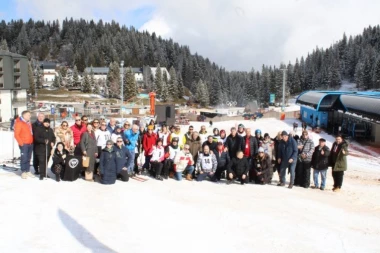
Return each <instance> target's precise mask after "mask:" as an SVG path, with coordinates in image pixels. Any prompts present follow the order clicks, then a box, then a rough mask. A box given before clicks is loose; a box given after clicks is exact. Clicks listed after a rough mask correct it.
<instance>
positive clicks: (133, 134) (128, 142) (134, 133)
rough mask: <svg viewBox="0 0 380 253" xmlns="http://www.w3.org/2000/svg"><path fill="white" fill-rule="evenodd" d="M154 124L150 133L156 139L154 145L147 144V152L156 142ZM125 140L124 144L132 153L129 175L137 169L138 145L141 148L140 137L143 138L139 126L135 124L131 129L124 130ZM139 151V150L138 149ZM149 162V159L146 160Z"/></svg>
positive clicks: (153, 141)
mask: <svg viewBox="0 0 380 253" xmlns="http://www.w3.org/2000/svg"><path fill="white" fill-rule="evenodd" d="M152 132H153V126H151V130H150V134H151V135H152V137H154V140H152V145H148V144H147V143H146V144H145V147H144V150H146V154H147V152H148V151H149V149H150V148H151V147H152V146H153V144H154V143H155V142H156V134H153V133H152ZM122 136H123V140H124V145H125V147H126V148H127V149H128V151H129V153H130V155H131V162H130V164H129V167H128V173H129V175H133V171H134V170H135V163H136V162H137V159H136V146H137V148H139V143H138V141H139V138H141V136H140V133H139V127H138V126H137V125H136V124H134V125H133V126H132V128H131V129H128V130H124V134H123V135H122ZM144 136H145V135H143V136H142V139H144ZM141 143H142V146H144V140H142V141H141ZM145 148H147V149H145ZM137 151H139V150H137ZM145 162H147V163H149V160H148V161H145Z"/></svg>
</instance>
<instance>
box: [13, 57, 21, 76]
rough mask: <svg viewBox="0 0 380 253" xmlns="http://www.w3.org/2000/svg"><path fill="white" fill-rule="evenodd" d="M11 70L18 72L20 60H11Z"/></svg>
mask: <svg viewBox="0 0 380 253" xmlns="http://www.w3.org/2000/svg"><path fill="white" fill-rule="evenodd" d="M13 71H14V72H15V73H20V60H14V61H13Z"/></svg>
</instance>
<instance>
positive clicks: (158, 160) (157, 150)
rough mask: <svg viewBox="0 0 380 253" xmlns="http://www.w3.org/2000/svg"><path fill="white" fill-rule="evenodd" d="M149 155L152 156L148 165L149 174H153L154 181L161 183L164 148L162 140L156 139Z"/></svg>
mask: <svg viewBox="0 0 380 253" xmlns="http://www.w3.org/2000/svg"><path fill="white" fill-rule="evenodd" d="M149 155H151V156H152V158H151V159H150V164H151V167H152V173H151V174H152V175H153V174H155V177H156V179H157V180H161V181H162V180H163V178H162V177H161V171H162V166H163V164H162V162H163V161H164V160H165V148H164V146H162V139H157V142H156V145H155V146H153V147H152V148H151V150H150V152H149Z"/></svg>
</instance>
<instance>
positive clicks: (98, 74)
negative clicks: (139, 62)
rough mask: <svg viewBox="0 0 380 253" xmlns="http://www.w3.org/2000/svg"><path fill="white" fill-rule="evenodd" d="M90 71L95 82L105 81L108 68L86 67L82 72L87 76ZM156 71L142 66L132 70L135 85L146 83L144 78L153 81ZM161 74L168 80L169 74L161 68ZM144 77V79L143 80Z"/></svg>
mask: <svg viewBox="0 0 380 253" xmlns="http://www.w3.org/2000/svg"><path fill="white" fill-rule="evenodd" d="M91 70H92V72H93V73H94V79H95V80H99V79H102V80H106V79H107V74H108V71H109V68H108V67H87V68H85V70H84V71H85V72H86V73H87V74H90V73H91ZM125 71H126V68H124V73H125ZM156 71H157V68H151V67H149V66H144V67H143V68H132V72H133V73H134V75H135V80H136V82H137V84H139V85H142V84H143V83H144V82H145V81H146V78H149V77H150V75H152V76H153V79H154V78H155V76H156ZM161 72H162V74H164V72H166V74H167V76H168V80H170V74H169V72H168V70H167V69H166V68H161ZM144 76H145V77H146V78H144Z"/></svg>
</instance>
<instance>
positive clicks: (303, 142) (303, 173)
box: [294, 131, 314, 189]
mask: <svg viewBox="0 0 380 253" xmlns="http://www.w3.org/2000/svg"><path fill="white" fill-rule="evenodd" d="M297 147H298V160H297V166H296V175H295V180H294V185H296V186H301V187H304V188H306V189H307V188H309V186H310V167H311V158H312V157H313V152H314V142H313V140H312V139H310V138H309V133H308V131H302V136H301V138H300V139H299V140H298V143H297Z"/></svg>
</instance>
